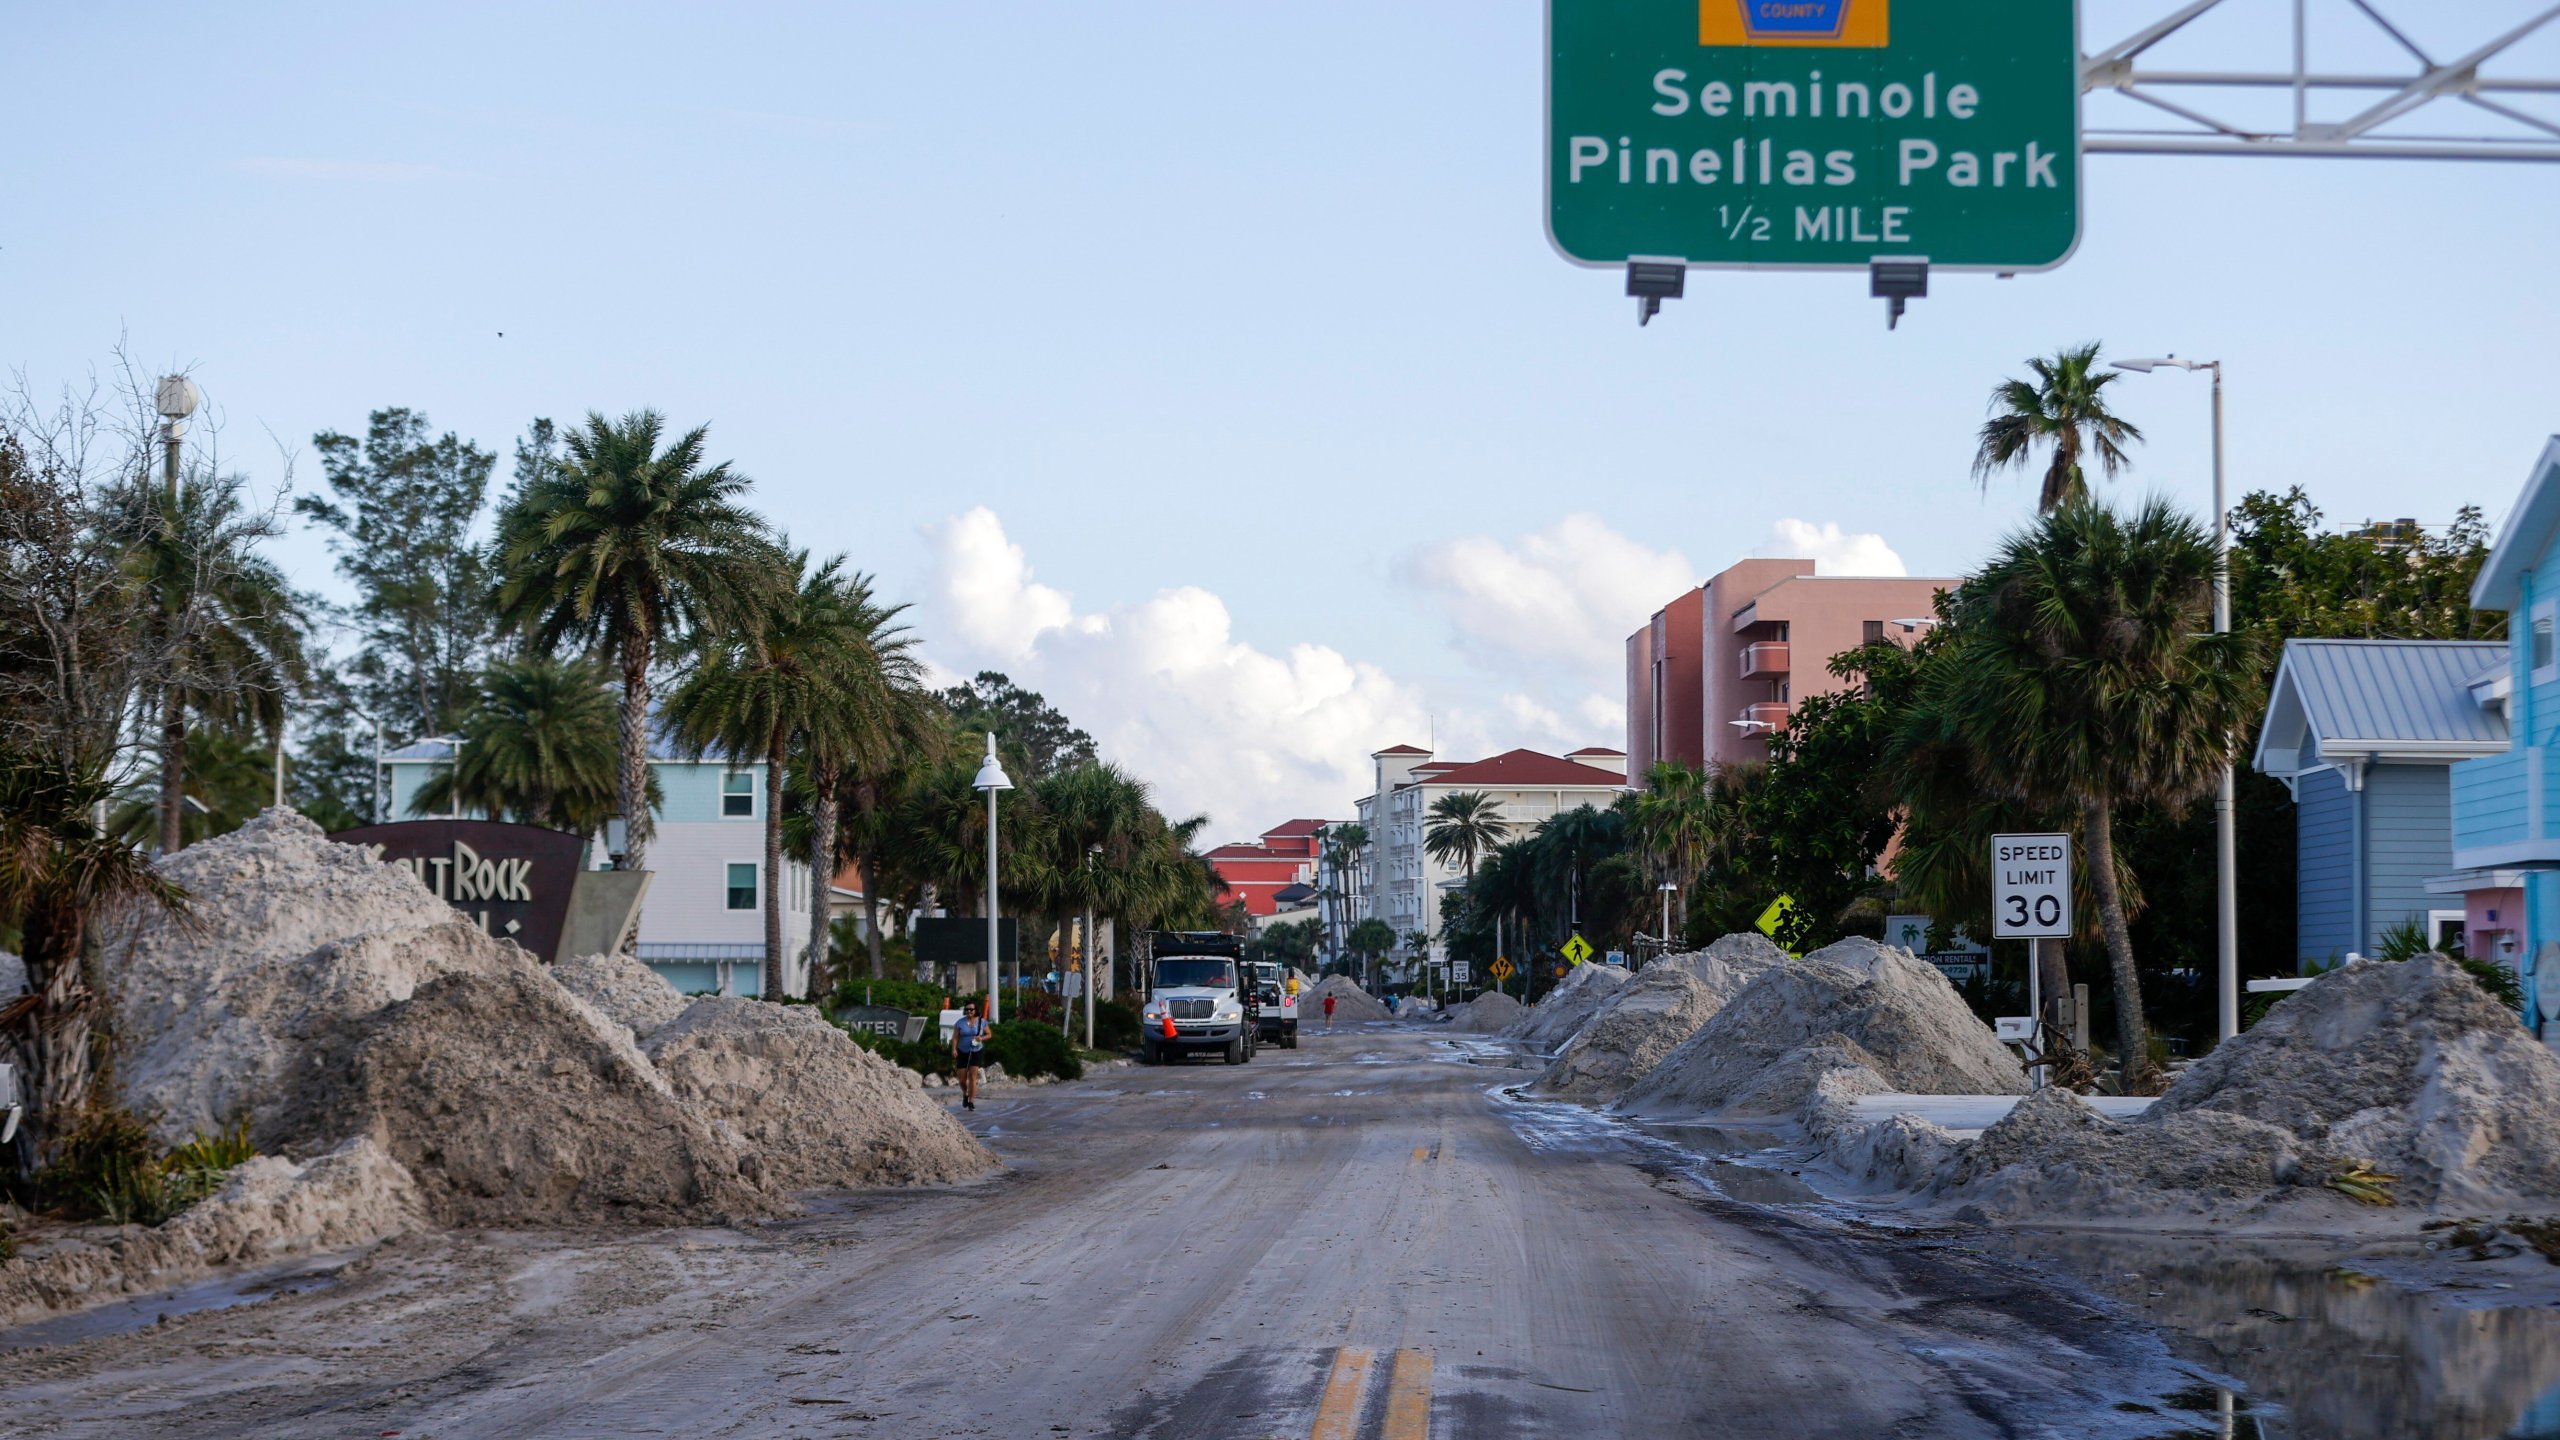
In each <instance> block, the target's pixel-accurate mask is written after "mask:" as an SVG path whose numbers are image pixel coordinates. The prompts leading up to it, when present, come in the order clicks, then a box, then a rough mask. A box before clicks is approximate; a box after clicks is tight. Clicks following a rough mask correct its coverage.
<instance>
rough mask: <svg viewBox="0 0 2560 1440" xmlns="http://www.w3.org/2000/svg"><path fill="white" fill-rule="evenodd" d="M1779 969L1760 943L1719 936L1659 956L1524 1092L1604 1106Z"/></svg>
mask: <svg viewBox="0 0 2560 1440" xmlns="http://www.w3.org/2000/svg"><path fill="white" fill-rule="evenodd" d="M1785 963H1787V954H1786V952H1785V951H1784V950H1781V949H1779V948H1778V947H1777V945H1776V944H1774V943H1772V942H1771V941H1770V939H1769V938H1768V937H1767V936H1765V935H1758V934H1753V935H1727V936H1724V937H1723V938H1721V939H1719V940H1717V941H1716V942H1715V943H1714V944H1713V945H1710V946H1708V947H1707V948H1706V949H1704V950H1692V951H1688V952H1686V953H1683V954H1678V955H1666V956H1663V957H1662V958H1661V959H1659V960H1656V961H1654V962H1653V963H1652V964H1650V965H1647V966H1646V967H1645V968H1644V969H1643V970H1642V971H1640V972H1638V973H1637V975H1636V977H1635V978H1634V979H1632V980H1629V981H1627V982H1625V983H1624V984H1621V985H1619V986H1618V987H1617V988H1616V989H1614V990H1612V991H1610V992H1609V994H1608V995H1607V997H1606V998H1605V999H1603V1000H1602V1001H1601V1002H1600V1006H1599V1008H1598V1009H1597V1010H1595V1011H1593V1012H1592V1015H1591V1019H1590V1020H1589V1021H1588V1022H1587V1023H1585V1024H1584V1025H1583V1027H1582V1028H1581V1030H1579V1031H1578V1032H1576V1033H1575V1035H1574V1037H1573V1039H1572V1040H1571V1041H1570V1042H1569V1043H1567V1044H1566V1045H1565V1047H1564V1048H1563V1049H1562V1050H1559V1051H1557V1052H1556V1060H1555V1064H1554V1065H1553V1066H1551V1067H1550V1068H1549V1069H1548V1071H1547V1073H1546V1074H1545V1075H1544V1076H1542V1077H1540V1078H1539V1080H1538V1081H1537V1082H1536V1083H1535V1084H1534V1085H1532V1086H1531V1087H1530V1088H1531V1089H1532V1090H1533V1091H1534V1092H1535V1093H1537V1094H1540V1095H1544V1096H1547V1097H1550V1098H1552V1099H1558V1100H1574V1101H1579V1102H1581V1103H1584V1104H1590V1105H1605V1104H1607V1103H1609V1102H1610V1101H1613V1100H1616V1099H1617V1098H1618V1097H1619V1096H1621V1095H1624V1094H1625V1093H1626V1092H1627V1087H1628V1086H1630V1085H1633V1084H1634V1083H1635V1082H1636V1081H1638V1080H1640V1079H1643V1078H1644V1077H1645V1076H1646V1075H1647V1074H1649V1073H1651V1071H1652V1070H1653V1068H1654V1066H1656V1065H1658V1064H1660V1063H1661V1062H1662V1060H1663V1058H1664V1057H1665V1056H1667V1055H1669V1054H1670V1053H1671V1052H1672V1050H1674V1049H1675V1048H1677V1047H1678V1046H1679V1044H1680V1043H1681V1042H1682V1041H1684V1040H1686V1039H1688V1038H1689V1037H1690V1036H1691V1035H1694V1034H1696V1033H1697V1032H1698V1028H1699V1027H1700V1026H1702V1025H1704V1024H1706V1023H1707V1021H1709V1020H1710V1019H1713V1018H1714V1016H1715V1013H1716V1012H1717V1011H1718V1010H1720V1009H1722V1008H1724V1004H1725V1002H1726V1001H1728V1000H1730V999H1732V998H1733V997H1734V996H1735V995H1736V994H1738V993H1740V992H1741V991H1742V989H1743V988H1744V987H1745V986H1747V985H1749V984H1750V983H1751V982H1752V981H1753V980H1756V979H1758V978H1759V977H1760V976H1761V975H1762V974H1763V973H1765V972H1766V971H1768V970H1770V969H1771V968H1773V967H1776V966H1779V965H1783V964H1785Z"/></svg>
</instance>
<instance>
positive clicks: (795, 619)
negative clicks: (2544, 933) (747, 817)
mask: <svg viewBox="0 0 2560 1440" xmlns="http://www.w3.org/2000/svg"><path fill="white" fill-rule="evenodd" d="M783 566H784V570H783V574H784V575H785V576H787V577H788V578H789V582H790V583H789V584H788V585H787V586H784V587H780V588H777V589H776V590H775V591H774V592H773V593H772V594H770V595H769V596H768V597H767V598H766V602H765V604H764V606H763V608H762V609H761V610H760V611H759V612H758V613H757V614H756V615H755V617H754V620H753V623H751V624H749V625H747V626H743V627H738V628H737V629H735V630H733V631H729V632H724V633H716V634H715V633H708V632H706V633H705V634H704V635H703V636H702V637H701V638H700V640H699V641H698V643H697V644H696V646H695V655H694V660H693V668H692V669H691V671H690V672H689V673H688V674H686V676H685V677H684V679H683V680H681V681H679V682H678V683H677V685H676V688H675V689H674V690H673V691H672V692H671V693H669V695H668V696H667V718H668V722H669V729H670V731H671V732H672V734H673V736H674V738H675V740H676V743H678V744H679V745H681V746H683V747H684V748H685V749H686V750H687V751H688V752H690V753H692V754H694V755H702V754H706V753H709V752H711V751H715V750H716V751H719V752H721V753H723V754H725V755H727V756H729V757H730V758H732V759H734V760H739V761H755V762H761V763H762V764H763V766H764V769H765V784H764V793H765V798H766V803H765V807H764V896H763V899H764V988H763V993H764V998H766V999H768V1000H779V999H781V998H782V996H783V994H784V978H783V968H784V967H783V960H784V956H783V951H782V906H783V889H784V887H783V884H782V876H783V868H782V809H783V806H782V798H783V786H782V769H783V761H784V758H785V757H786V756H788V755H790V754H791V753H792V752H793V751H794V749H795V748H799V747H802V746H803V745H806V746H807V747H808V748H812V749H816V750H819V751H821V752H824V753H828V754H840V753H842V752H843V750H845V749H846V748H849V745H848V741H847V738H846V737H847V736H848V735H849V734H851V733H852V732H853V729H854V716H855V714H856V713H857V712H858V711H859V710H860V709H861V708H862V707H863V706H864V705H865V704H866V703H867V697H864V696H862V695H860V694H858V693H857V686H856V684H855V683H854V682H853V681H852V679H851V677H852V676H854V675H855V674H856V672H858V671H859V670H860V668H861V667H862V665H863V663H864V661H865V660H866V658H867V657H865V656H863V655H862V654H861V653H859V652H860V637H859V634H858V632H856V631H855V630H854V629H853V628H852V627H851V626H849V625H848V624H847V623H846V615H847V610H848V606H847V599H848V582H847V580H846V577H845V574H844V559H843V557H842V556H838V557H836V558H834V559H831V560H829V561H827V562H826V563H824V564H822V565H819V566H817V567H816V568H815V569H812V568H811V567H810V565H809V552H807V551H805V550H801V551H793V552H790V553H789V554H788V555H787V556H786V557H785V559H784V561H783ZM828 848H829V849H830V850H832V849H833V848H834V846H833V845H832V843H830V845H829V847H828ZM811 878H812V881H813V883H818V884H823V883H824V881H825V878H826V877H824V876H813V877H811Z"/></svg>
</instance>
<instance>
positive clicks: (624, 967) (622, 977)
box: [551, 955, 685, 1041]
mask: <svg viewBox="0 0 2560 1440" xmlns="http://www.w3.org/2000/svg"><path fill="white" fill-rule="evenodd" d="M551 978H552V979H554V980H557V981H559V982H560V983H561V985H563V986H564V987H566V988H567V989H568V991H569V993H570V994H572V995H575V996H577V997H578V998H579V999H581V1000H584V1001H586V1002H587V1003H588V1004H589V1005H592V1006H594V1007H595V1009H596V1013H597V1014H599V1015H602V1016H603V1017H604V1018H606V1019H607V1020H610V1021H612V1022H614V1023H615V1024H617V1025H620V1026H622V1027H623V1028H624V1029H626V1030H629V1031H630V1032H631V1035H632V1038H633V1039H635V1040H640V1041H646V1040H647V1039H648V1038H649V1037H650V1036H652V1035H655V1034H657V1033H658V1032H659V1031H660V1030H662V1029H664V1028H666V1027H667V1026H668V1025H669V1024H671V1023H673V1022H674V1020H675V1018H676V1017H677V1016H679V1015H682V1014H683V1013H684V1007H685V998H684V995H683V993H682V992H680V991H678V990H677V989H676V987H675V986H673V985H670V984H668V983H667V977H665V976H663V975H661V974H659V973H658V972H657V971H655V970H652V969H650V968H649V967H648V966H646V965H643V964H641V963H640V961H639V960H638V958H636V957H634V956H630V955H577V956H572V957H571V958H569V959H566V960H562V961H560V962H558V963H556V964H554V965H553V966H552V967H551Z"/></svg>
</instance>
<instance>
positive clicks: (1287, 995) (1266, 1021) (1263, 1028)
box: [1246, 960, 1298, 1050]
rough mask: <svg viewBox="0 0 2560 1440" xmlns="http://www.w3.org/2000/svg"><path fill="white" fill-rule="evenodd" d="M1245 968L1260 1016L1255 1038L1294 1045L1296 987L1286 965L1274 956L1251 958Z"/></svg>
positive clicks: (1285, 1047)
mask: <svg viewBox="0 0 2560 1440" xmlns="http://www.w3.org/2000/svg"><path fill="white" fill-rule="evenodd" d="M1246 968H1247V969H1248V970H1250V971H1251V972H1252V979H1253V1002H1254V1004H1255V1006H1256V1007H1258V1013H1259V1014H1260V1016H1261V1022H1262V1023H1261V1024H1260V1025H1259V1026H1258V1027H1256V1028H1257V1032H1258V1038H1260V1039H1264V1040H1268V1041H1270V1042H1272V1043H1273V1044H1275V1045H1278V1046H1279V1047H1280V1048H1281V1049H1283V1050H1295V1049H1297V1048H1298V987H1297V986H1296V984H1295V983H1293V982H1292V981H1291V980H1290V979H1289V967H1288V966H1286V965H1283V964H1280V963H1279V962H1278V961H1275V960H1252V961H1248V962H1246Z"/></svg>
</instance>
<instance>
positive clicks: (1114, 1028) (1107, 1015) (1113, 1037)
mask: <svg viewBox="0 0 2560 1440" xmlns="http://www.w3.org/2000/svg"><path fill="white" fill-rule="evenodd" d="M1141 1028H1142V1027H1141V1026H1140V1025H1139V1024H1138V1011H1137V1007H1136V1006H1134V1005H1128V1004H1124V1003H1122V1002H1120V1001H1118V1000H1105V1001H1102V1002H1100V1003H1098V1004H1096V1005H1095V1006H1094V1007H1093V1048H1094V1049H1096V1050H1135V1049H1137V1048H1138V1032H1139V1030H1140V1029H1141ZM1076 1033H1077V1034H1079V1035H1081V1034H1083V1033H1084V1024H1083V1018H1082V1017H1081V1016H1079V1017H1078V1018H1077V1024H1076Z"/></svg>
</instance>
